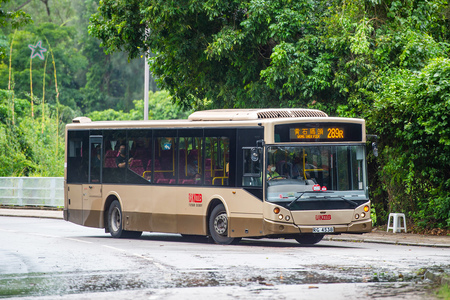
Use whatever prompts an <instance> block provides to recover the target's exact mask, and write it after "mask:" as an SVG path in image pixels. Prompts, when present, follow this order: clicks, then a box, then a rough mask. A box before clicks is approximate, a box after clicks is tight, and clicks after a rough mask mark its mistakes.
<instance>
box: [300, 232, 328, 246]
mask: <svg viewBox="0 0 450 300" xmlns="http://www.w3.org/2000/svg"><path fill="white" fill-rule="evenodd" d="M323 237H324V235H323V234H316V233H312V234H302V235H299V236H297V237H296V238H295V240H296V241H297V242H298V243H299V244H302V245H314V244H317V243H318V242H320V241H321V240H322V239H323Z"/></svg>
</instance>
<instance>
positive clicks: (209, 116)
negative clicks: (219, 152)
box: [188, 108, 328, 121]
mask: <svg viewBox="0 0 450 300" xmlns="http://www.w3.org/2000/svg"><path fill="white" fill-rule="evenodd" d="M326 117H328V115H327V114H326V113H324V112H323V111H320V110H317V109H304V108H265V109H259V108H257V109H213V110H201V111H196V112H194V113H192V114H191V115H190V116H189V118H188V120H190V121H243V120H261V119H278V118H326Z"/></svg>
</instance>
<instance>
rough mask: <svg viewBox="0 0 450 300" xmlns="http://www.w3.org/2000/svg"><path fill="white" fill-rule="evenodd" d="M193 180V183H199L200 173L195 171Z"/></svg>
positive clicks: (200, 180)
mask: <svg viewBox="0 0 450 300" xmlns="http://www.w3.org/2000/svg"><path fill="white" fill-rule="evenodd" d="M194 181H195V184H200V183H201V182H202V175H200V173H195V175H194Z"/></svg>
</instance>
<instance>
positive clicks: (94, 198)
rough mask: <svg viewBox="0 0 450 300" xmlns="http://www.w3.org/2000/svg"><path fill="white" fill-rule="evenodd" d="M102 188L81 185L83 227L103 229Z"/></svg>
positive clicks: (99, 186)
mask: <svg viewBox="0 0 450 300" xmlns="http://www.w3.org/2000/svg"><path fill="white" fill-rule="evenodd" d="M102 216H103V201H102V186H101V185H100V184H83V225H84V226H88V227H96V228H103V219H102Z"/></svg>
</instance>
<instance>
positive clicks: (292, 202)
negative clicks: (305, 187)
mask: <svg viewBox="0 0 450 300" xmlns="http://www.w3.org/2000/svg"><path fill="white" fill-rule="evenodd" d="M305 193H306V192H303V193H301V194H300V196H298V197H297V198H295V199H294V200H292V201H291V202H290V203H289V204H288V205H287V207H290V206H291V205H292V204H294V203H295V202H296V201H297V200H298V199H300V198H301V197H302V196H303V195H304V194H305Z"/></svg>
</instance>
